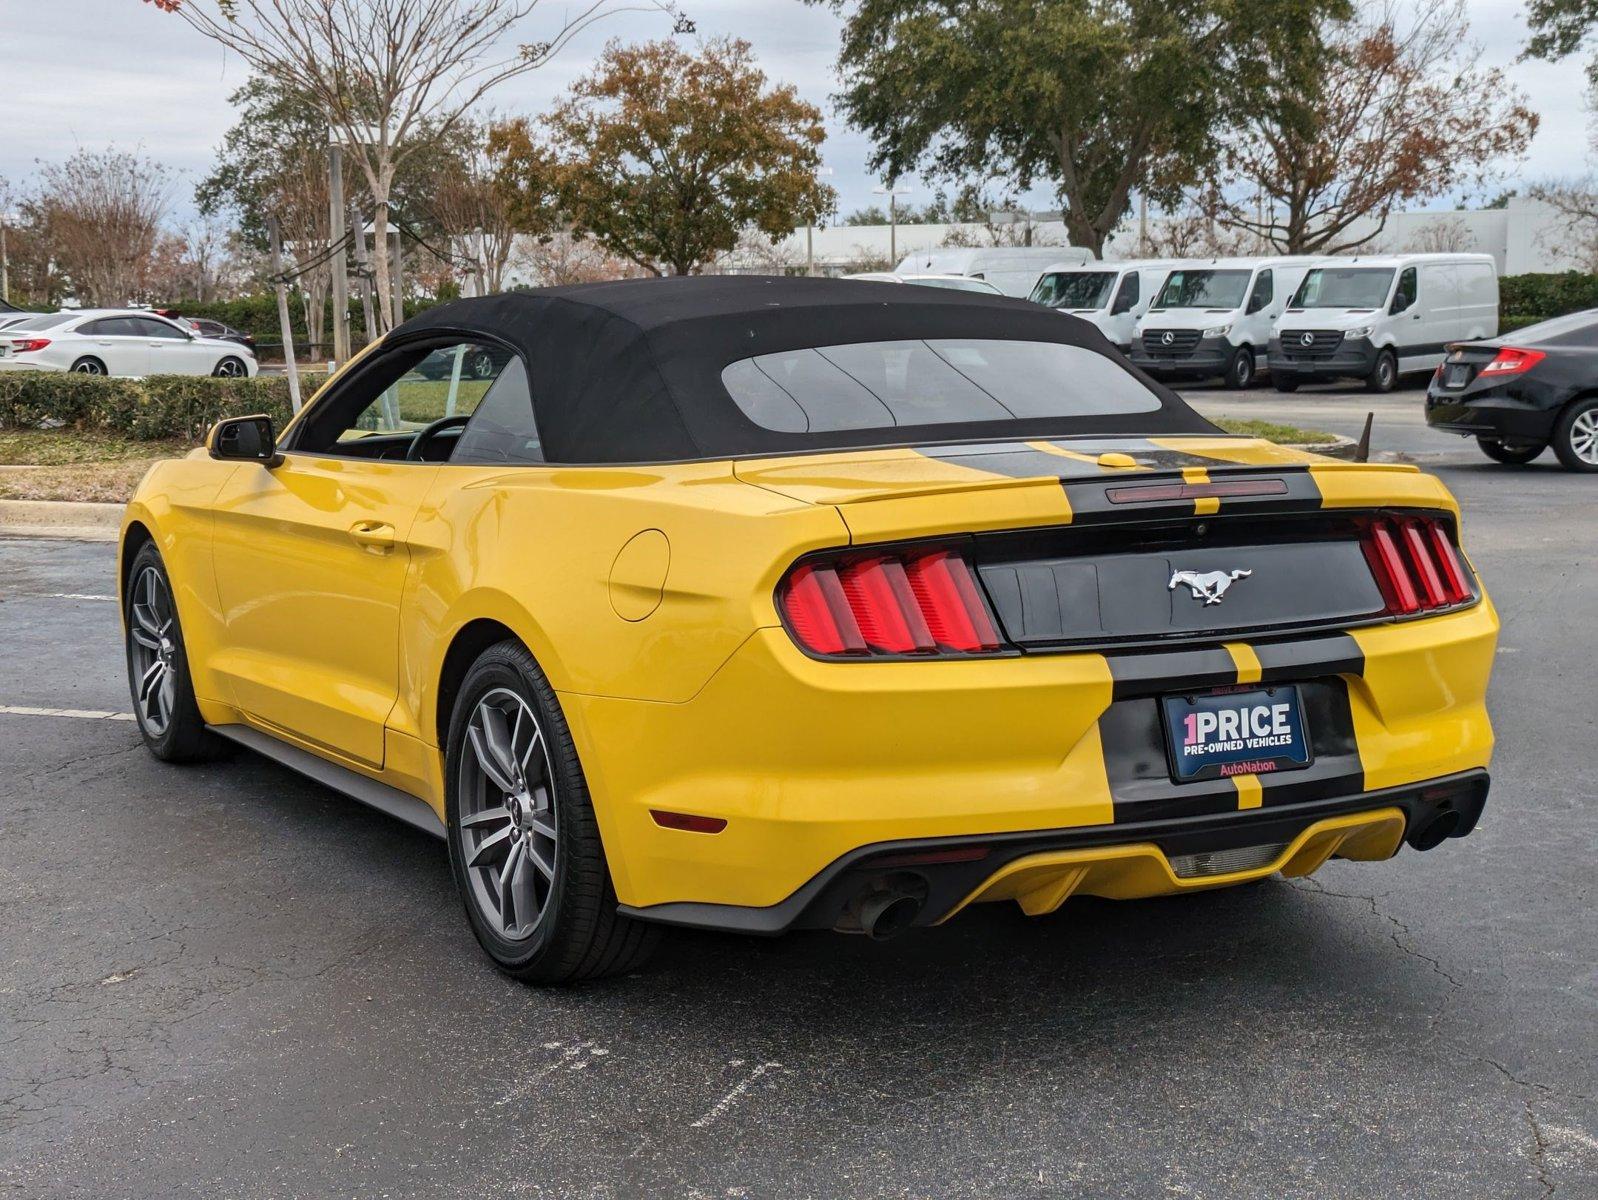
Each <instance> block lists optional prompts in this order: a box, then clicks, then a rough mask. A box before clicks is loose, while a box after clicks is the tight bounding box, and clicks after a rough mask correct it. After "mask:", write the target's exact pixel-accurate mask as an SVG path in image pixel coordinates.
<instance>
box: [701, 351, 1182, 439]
mask: <svg viewBox="0 0 1598 1200" xmlns="http://www.w3.org/2000/svg"><path fill="white" fill-rule="evenodd" d="M721 382H722V384H723V386H725V387H726V389H727V391H728V393H729V394H730V395H731V396H732V398H733V401H734V402H735V403H736V404H737V405H738V407H739V409H740V410H742V412H743V414H744V416H746V417H748V418H749V419H750V420H751V421H753V422H754V423H755V424H756V425H759V426H760V427H761V428H763V429H769V430H772V431H774V432H777V433H821V432H827V431H834V430H845V429H892V428H896V427H899V426H916V425H949V424H959V423H964V422H995V421H1011V420H1036V419H1038V418H1053V417H1087V416H1112V415H1119V414H1122V413H1143V412H1153V411H1155V410H1157V409H1158V408H1159V407H1160V399H1159V397H1158V396H1157V395H1156V394H1155V393H1154V392H1152V391H1150V390H1149V388H1148V387H1146V386H1145V385H1144V384H1143V383H1142V382H1140V381H1139V380H1138V378H1137V377H1136V376H1135V375H1133V374H1131V372H1129V371H1128V370H1126V368H1124V367H1122V366H1120V365H1119V364H1117V363H1115V362H1114V361H1112V360H1110V359H1109V358H1106V357H1105V356H1103V355H1101V354H1096V353H1094V352H1093V351H1092V350H1086V349H1083V348H1082V347H1080V346H1069V345H1064V344H1061V343H1058V342H1028V341H1009V340H1000V339H952V338H949V339H937V340H926V341H922V340H917V341H893V342H857V343H854V344H852V345H842V346H822V347H817V348H814V349H805V350H787V351H783V352H781V353H778V354H763V355H760V356H759V357H757V358H746V359H743V360H741V361H739V362H735V363H733V364H732V365H731V366H729V367H727V368H726V369H725V370H724V371H723V372H722V373H721Z"/></svg>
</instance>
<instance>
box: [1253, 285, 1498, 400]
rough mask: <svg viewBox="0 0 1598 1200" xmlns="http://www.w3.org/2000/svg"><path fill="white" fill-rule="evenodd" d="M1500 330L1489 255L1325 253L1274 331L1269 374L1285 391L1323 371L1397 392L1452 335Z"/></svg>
mask: <svg viewBox="0 0 1598 1200" xmlns="http://www.w3.org/2000/svg"><path fill="white" fill-rule="evenodd" d="M1497 333H1498V270H1497V267H1496V266H1495V265H1494V262H1493V257H1492V255H1490V254H1381V255H1360V256H1357V257H1352V258H1348V257H1339V258H1323V259H1321V260H1320V261H1318V262H1317V263H1316V264H1315V265H1314V266H1313V267H1311V268H1310V269H1309V272H1308V273H1307V274H1306V275H1305V276H1304V282H1303V283H1301V284H1300V285H1299V288H1298V292H1297V294H1296V295H1294V297H1293V299H1292V301H1291V302H1290V303H1289V304H1288V306H1287V311H1286V312H1285V313H1283V314H1282V319H1281V320H1280V321H1278V322H1277V324H1276V331H1275V335H1274V336H1273V337H1272V339H1271V350H1270V352H1271V382H1272V383H1274V384H1275V385H1276V386H1277V388H1278V389H1279V390H1281V391H1284V392H1291V391H1293V390H1294V389H1295V388H1297V387H1298V385H1299V384H1301V383H1305V382H1311V381H1314V380H1318V379H1350V378H1352V379H1363V380H1364V381H1365V386H1366V387H1367V388H1368V389H1370V390H1371V391H1373V392H1390V391H1392V390H1393V386H1394V385H1395V384H1396V383H1397V382H1398V377H1399V376H1400V375H1405V374H1408V373H1410V372H1412V371H1430V370H1432V369H1433V368H1435V367H1436V366H1437V364H1438V363H1440V362H1442V361H1443V347H1444V346H1446V345H1447V344H1448V343H1449V342H1467V341H1474V340H1475V339H1477V338H1489V337H1493V336H1495V335H1496V334H1497Z"/></svg>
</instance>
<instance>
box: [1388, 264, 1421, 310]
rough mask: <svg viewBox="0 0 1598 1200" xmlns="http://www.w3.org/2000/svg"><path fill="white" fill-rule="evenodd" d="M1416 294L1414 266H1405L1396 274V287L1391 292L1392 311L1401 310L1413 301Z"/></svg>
mask: <svg viewBox="0 0 1598 1200" xmlns="http://www.w3.org/2000/svg"><path fill="white" fill-rule="evenodd" d="M1416 295H1417V287H1416V280H1415V268H1414V267H1405V268H1404V269H1403V270H1402V271H1400V272H1399V275H1398V288H1397V290H1396V291H1394V293H1393V307H1392V311H1393V312H1395V313H1401V312H1403V311H1404V310H1405V309H1406V308H1408V307H1410V305H1412V304H1414V303H1415V297H1416Z"/></svg>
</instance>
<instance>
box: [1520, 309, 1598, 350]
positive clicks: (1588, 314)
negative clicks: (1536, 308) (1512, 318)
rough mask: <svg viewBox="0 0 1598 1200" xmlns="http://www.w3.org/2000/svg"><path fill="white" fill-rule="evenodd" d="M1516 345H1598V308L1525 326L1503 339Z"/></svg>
mask: <svg viewBox="0 0 1598 1200" xmlns="http://www.w3.org/2000/svg"><path fill="white" fill-rule="evenodd" d="M1502 340H1504V341H1506V342H1510V343H1512V344H1514V345H1517V346H1519V345H1522V344H1526V345H1533V346H1535V345H1537V344H1538V343H1539V342H1561V343H1564V344H1565V345H1571V346H1584V345H1593V344H1595V343H1598V308H1589V309H1585V310H1583V311H1582V312H1575V313H1570V314H1569V315H1567V316H1563V317H1553V318H1551V319H1549V320H1547V321H1538V322H1537V323H1536V324H1535V325H1525V326H1522V327H1521V328H1520V329H1517V330H1515V331H1514V332H1513V333H1506V334H1504V335H1503V339H1502Z"/></svg>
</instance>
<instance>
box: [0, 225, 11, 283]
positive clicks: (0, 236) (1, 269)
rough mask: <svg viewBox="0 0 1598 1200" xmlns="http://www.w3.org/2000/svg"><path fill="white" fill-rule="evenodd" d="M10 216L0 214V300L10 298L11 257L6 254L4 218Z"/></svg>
mask: <svg viewBox="0 0 1598 1200" xmlns="http://www.w3.org/2000/svg"><path fill="white" fill-rule="evenodd" d="M10 215H11V214H9V213H3V212H0V300H9V299H10V297H11V256H10V255H9V254H8V253H7V252H6V218H7V217H9V216H10Z"/></svg>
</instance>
